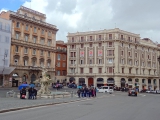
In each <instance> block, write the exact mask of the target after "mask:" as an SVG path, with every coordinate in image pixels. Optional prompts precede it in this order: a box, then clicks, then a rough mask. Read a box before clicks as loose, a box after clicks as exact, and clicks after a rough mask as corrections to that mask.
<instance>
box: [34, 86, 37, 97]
mask: <svg viewBox="0 0 160 120" xmlns="http://www.w3.org/2000/svg"><path fill="white" fill-rule="evenodd" d="M34 98H35V99H37V89H35V88H34Z"/></svg>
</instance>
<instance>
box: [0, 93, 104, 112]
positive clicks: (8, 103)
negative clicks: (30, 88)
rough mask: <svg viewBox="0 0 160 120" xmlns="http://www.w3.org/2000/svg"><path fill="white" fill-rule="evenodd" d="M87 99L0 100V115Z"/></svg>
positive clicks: (75, 96) (74, 97)
mask: <svg viewBox="0 0 160 120" xmlns="http://www.w3.org/2000/svg"><path fill="white" fill-rule="evenodd" d="M103 95H104V94H103ZM99 96H102V94H100V93H98V94H97V97H99ZM85 99H88V98H78V97H77V95H74V96H73V97H71V96H69V97H65V98H55V99H53V98H41V99H39V98H38V99H36V100H28V99H19V98H0V113H3V112H7V111H14V110H19V109H27V108H32V107H38V106H45V105H51V104H60V103H64V102H72V101H78V100H85ZM93 99H94V98H93Z"/></svg>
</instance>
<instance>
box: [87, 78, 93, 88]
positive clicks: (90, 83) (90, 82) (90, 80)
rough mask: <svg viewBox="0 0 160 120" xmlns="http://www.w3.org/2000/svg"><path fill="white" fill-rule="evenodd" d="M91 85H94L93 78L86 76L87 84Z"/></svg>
mask: <svg viewBox="0 0 160 120" xmlns="http://www.w3.org/2000/svg"><path fill="white" fill-rule="evenodd" d="M93 85H94V81H93V78H88V86H93Z"/></svg>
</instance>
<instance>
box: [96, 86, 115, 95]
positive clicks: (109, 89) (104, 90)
mask: <svg viewBox="0 0 160 120" xmlns="http://www.w3.org/2000/svg"><path fill="white" fill-rule="evenodd" d="M98 92H99V93H110V94H111V93H113V87H112V86H102V87H101V88H99V89H98Z"/></svg>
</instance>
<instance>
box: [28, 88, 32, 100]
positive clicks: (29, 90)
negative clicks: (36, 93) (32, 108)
mask: <svg viewBox="0 0 160 120" xmlns="http://www.w3.org/2000/svg"><path fill="white" fill-rule="evenodd" d="M31 96H32V94H31V87H30V88H29V89H28V99H31Z"/></svg>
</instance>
